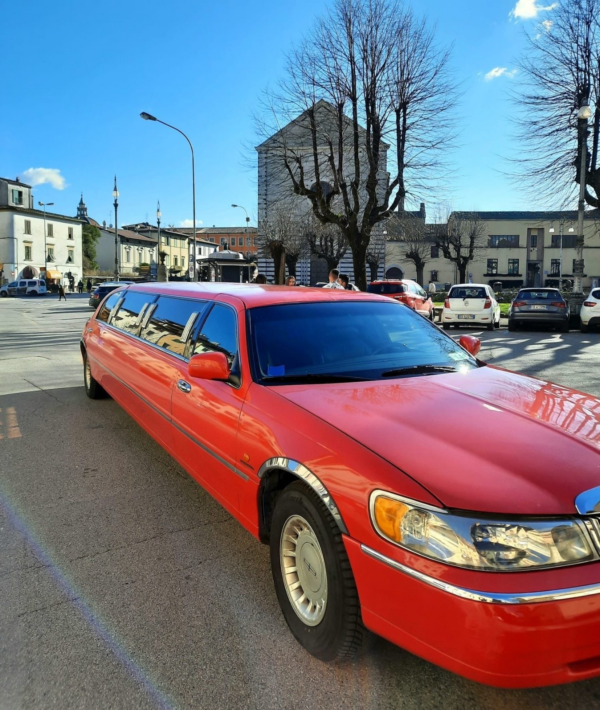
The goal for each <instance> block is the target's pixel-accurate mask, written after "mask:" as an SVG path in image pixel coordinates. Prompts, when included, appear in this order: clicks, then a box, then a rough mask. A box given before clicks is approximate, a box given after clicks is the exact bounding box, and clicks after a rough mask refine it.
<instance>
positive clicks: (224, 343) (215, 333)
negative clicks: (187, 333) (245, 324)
mask: <svg viewBox="0 0 600 710" xmlns="http://www.w3.org/2000/svg"><path fill="white" fill-rule="evenodd" d="M237 350H238V346H237V317H236V314H235V312H234V311H233V310H232V309H231V308H229V307H228V306H222V305H219V304H217V305H215V306H214V308H213V309H212V310H211V312H210V313H209V315H208V318H207V319H206V322H205V323H204V325H203V326H202V330H201V331H200V334H199V335H198V338H197V339H196V343H195V344H194V350H193V355H199V354H201V353H212V352H220V353H225V355H226V356H227V359H228V360H229V365H230V366H231V365H233V360H234V359H235V356H236V355H237Z"/></svg>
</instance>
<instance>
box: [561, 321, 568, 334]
mask: <svg viewBox="0 0 600 710" xmlns="http://www.w3.org/2000/svg"><path fill="white" fill-rule="evenodd" d="M569 326H570V323H569V321H566V322H565V323H563V324H562V325H561V326H560V332H561V333H568V332H569Z"/></svg>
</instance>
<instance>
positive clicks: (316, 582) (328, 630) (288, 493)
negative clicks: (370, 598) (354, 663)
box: [271, 482, 366, 661]
mask: <svg viewBox="0 0 600 710" xmlns="http://www.w3.org/2000/svg"><path fill="white" fill-rule="evenodd" d="M271 570H272V573H273V581H274V583H275V591H276V593H277V599H278V601H279V605H280V606H281V610H282V612H283V615H284V617H285V620H286V622H287V625H288V626H289V628H290V631H291V632H292V634H293V635H294V636H295V638H296V640H297V641H298V642H299V643H300V644H301V645H302V646H304V648H305V649H306V650H307V651H308V652H309V653H310V654H312V655H313V656H315V657H316V658H318V659H320V660H321V661H336V660H342V659H344V658H350V657H352V656H353V655H354V654H355V653H356V651H357V650H358V648H359V647H360V645H361V644H362V641H363V637H364V635H365V633H366V631H365V629H364V627H363V624H362V619H361V614H360V603H359V600H358V592H357V590H356V583H355V581H354V575H353V574H352V568H351V567H350V561H349V560H348V555H347V554H346V549H345V547H344V543H343V541H342V534H341V532H340V529H339V527H338V525H337V523H336V522H335V520H334V519H333V517H332V516H331V513H330V512H329V511H328V509H327V507H326V506H325V505H324V503H323V502H322V501H321V499H320V498H319V497H318V496H317V495H316V494H315V493H314V492H313V491H312V490H311V489H309V488H307V487H306V485H305V484H304V483H301V482H297V483H292V484H291V485H289V486H288V487H287V488H286V489H285V490H284V491H283V493H282V494H281V495H280V497H279V499H278V501H277V504H276V506H275V512H274V514H273V523H272V526H271Z"/></svg>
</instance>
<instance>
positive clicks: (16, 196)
mask: <svg viewBox="0 0 600 710" xmlns="http://www.w3.org/2000/svg"><path fill="white" fill-rule="evenodd" d="M12 201H13V205H22V204H23V190H13V191H12Z"/></svg>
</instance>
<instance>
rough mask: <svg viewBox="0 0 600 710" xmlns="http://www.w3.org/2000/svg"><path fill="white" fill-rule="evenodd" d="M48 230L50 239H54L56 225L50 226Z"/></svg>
mask: <svg viewBox="0 0 600 710" xmlns="http://www.w3.org/2000/svg"><path fill="white" fill-rule="evenodd" d="M47 230H48V236H49V237H53V236H54V225H53V224H48V226H47Z"/></svg>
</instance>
